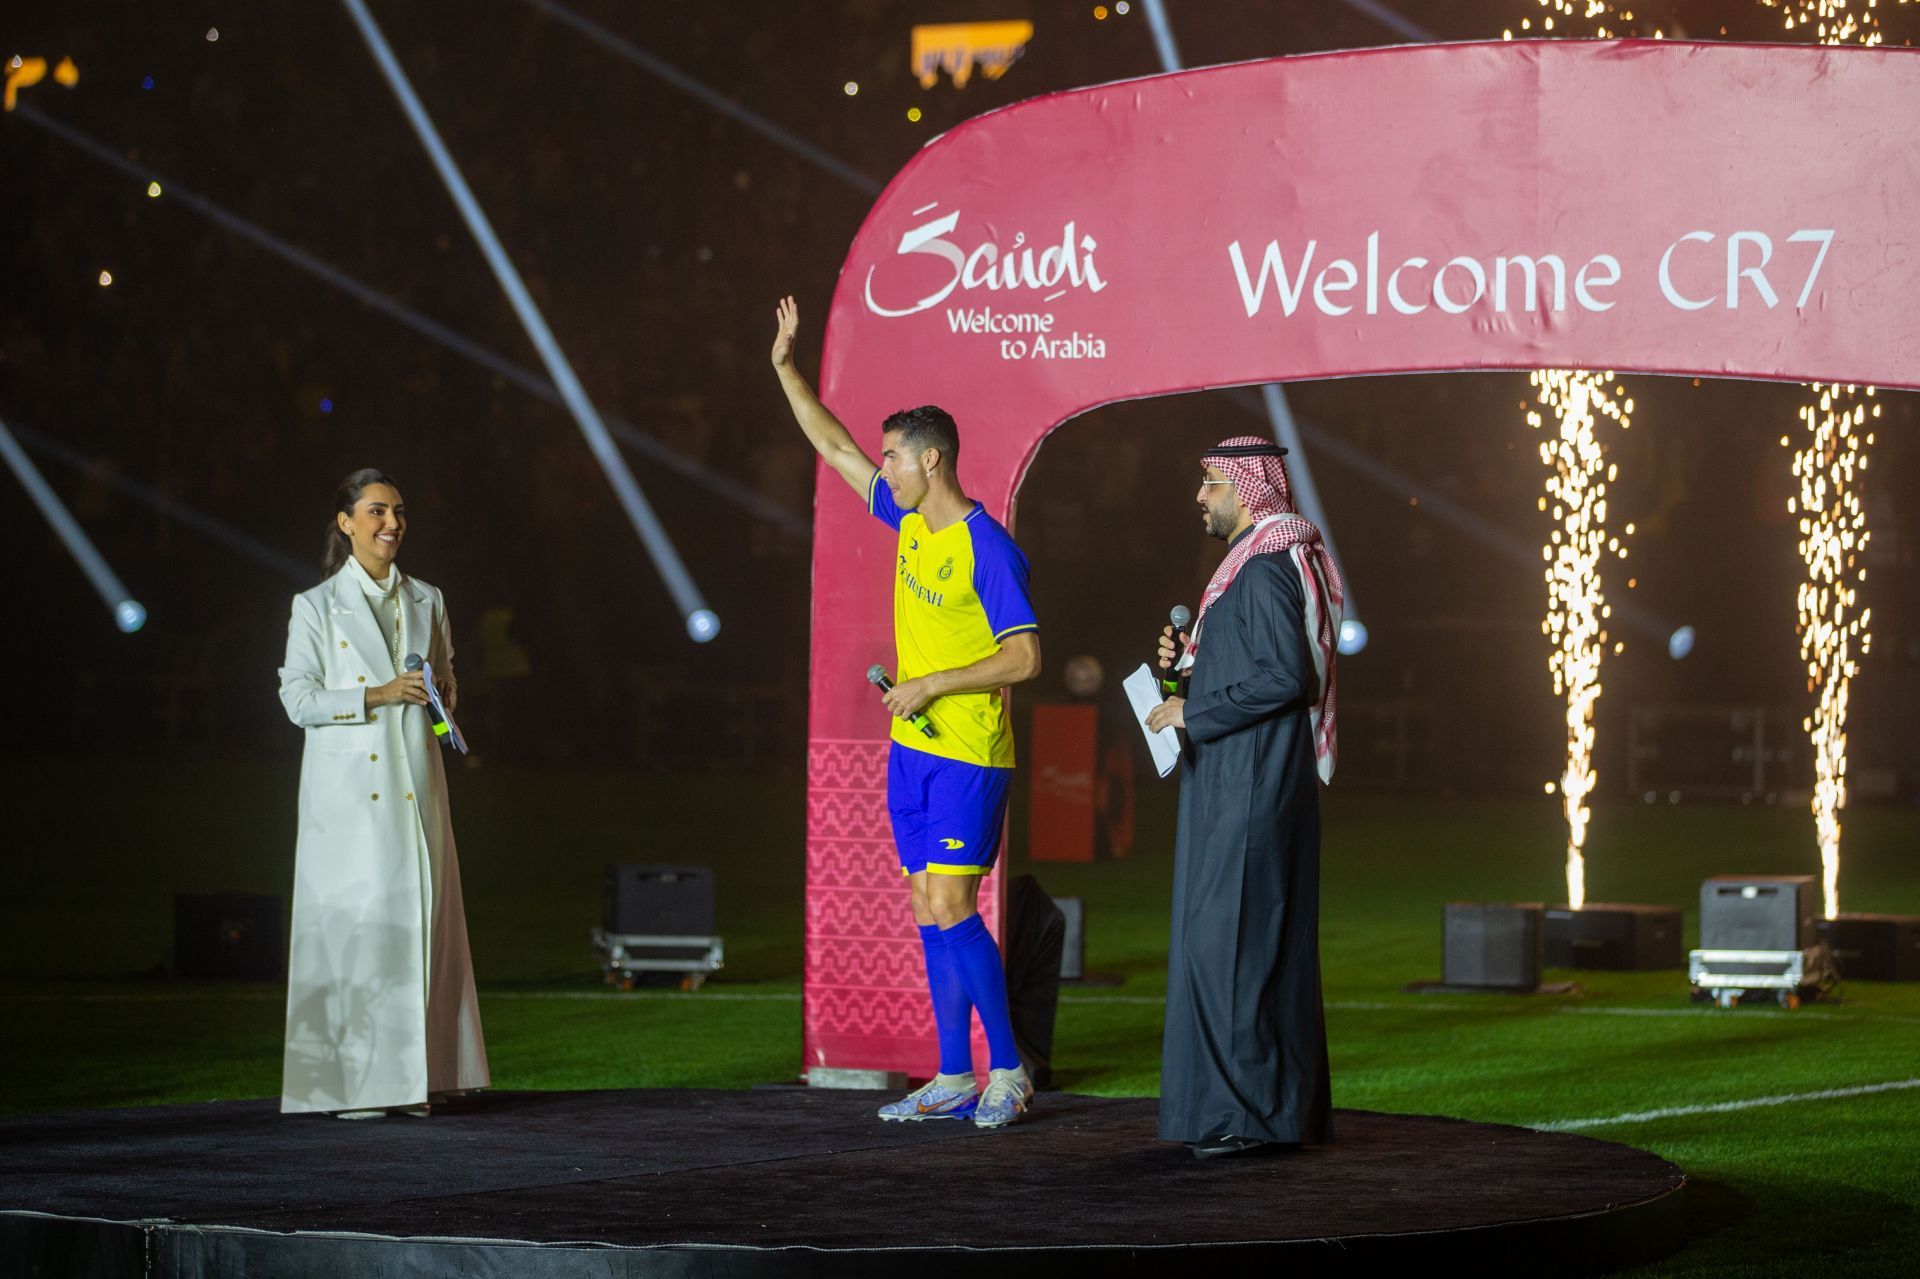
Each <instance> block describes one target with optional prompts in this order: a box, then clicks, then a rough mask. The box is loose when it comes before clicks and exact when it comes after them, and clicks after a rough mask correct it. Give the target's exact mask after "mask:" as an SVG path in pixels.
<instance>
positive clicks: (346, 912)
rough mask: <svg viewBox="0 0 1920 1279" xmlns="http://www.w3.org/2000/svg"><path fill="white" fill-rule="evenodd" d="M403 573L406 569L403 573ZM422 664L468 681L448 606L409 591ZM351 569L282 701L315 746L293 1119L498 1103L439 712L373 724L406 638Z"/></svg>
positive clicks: (328, 588) (297, 969)
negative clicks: (399, 643) (491, 1092)
mask: <svg viewBox="0 0 1920 1279" xmlns="http://www.w3.org/2000/svg"><path fill="white" fill-rule="evenodd" d="M393 571H394V572H398V571H399V570H398V569H394V570H393ZM397 589H398V590H399V591H400V593H401V606H402V608H403V609H404V610H405V634H406V637H407V639H406V643H407V646H408V647H409V648H410V649H412V650H413V651H415V652H420V653H422V654H423V655H424V656H425V657H426V659H427V661H428V662H429V664H431V665H432V667H433V669H434V673H435V674H436V675H440V674H446V675H449V676H450V675H451V674H452V669H453V644H452V640H451V632H450V630H449V628H448V625H447V612H446V607H445V602H444V601H443V600H442V598H441V595H440V592H439V591H438V590H436V589H435V588H433V587H431V586H429V585H427V584H426V583H425V582H422V581H419V580H418V579H415V578H411V577H406V576H404V575H403V576H402V577H401V580H400V582H399V584H398V587H397ZM373 610H374V605H373V602H372V601H370V600H368V599H367V597H366V595H365V594H364V593H363V591H362V589H361V587H360V584H359V582H358V580H357V578H356V577H355V575H354V574H353V573H352V572H351V571H349V570H346V569H343V570H341V571H340V572H338V573H336V574H334V575H333V576H332V577H331V578H329V579H328V580H327V581H325V582H322V583H321V584H320V585H319V586H316V587H314V588H313V589H312V590H309V591H305V592H303V593H301V594H299V595H296V596H294V599H293V617H292V619H291V620H290V621H289V622H288V623H287V660H286V664H285V665H284V666H282V667H281V668H280V701H281V703H282V704H283V705H284V706H285V707H286V709H287V717H288V718H289V719H291V720H292V721H293V722H294V723H295V724H297V725H299V726H300V727H301V728H303V729H305V730H306V749H305V751H304V753H303V754H302V756H301V761H300V834H299V842H298V844H297V846H296V848H295V852H294V877H293V878H294V883H293V931H292V937H291V945H290V952H289V956H288V960H287V1045H286V1060H285V1067H284V1073H283V1076H282V1085H281V1097H280V1109H281V1110H282V1111H283V1112H293V1111H315V1110H322V1111H324V1110H361V1109H373V1108H376V1107H399V1106H415V1105H419V1104H420V1103H422V1102H425V1101H426V1100H427V1098H428V1094H430V1093H439V1092H455V1091H460V1090H463V1089H468V1088H481V1087H485V1086H486V1085H487V1083H488V1082H489V1078H488V1074H487V1052H486V1045H485V1043H484V1042H483V1041H482V1038H481V1034H480V1006H479V1001H478V1000H477V998H476V997H475V994H474V987H473V961H472V958H471V957H470V955H469V954H468V951H467V921H466V912H465V910H464V909H463V908H462V906H461V901H460V865H459V860H458V858H457V857H456V855H455V852H454V843H453V822H452V817H451V813H450V810H449V807H448V803H447V775H446V769H445V766H444V764H443V763H442V762H441V758H440V752H441V749H442V748H441V747H440V745H439V744H438V743H437V741H436V740H435V738H434V736H433V730H432V727H431V724H430V722H429V720H428V718H427V712H426V710H425V708H424V707H420V706H411V705H392V706H383V707H379V708H376V709H375V710H372V711H368V710H367V709H366V705H365V702H366V691H367V689H369V688H371V687H375V686H377V685H380V684H384V683H386V682H387V681H389V680H391V679H393V678H394V677H395V674H396V672H395V671H394V664H393V650H392V648H391V647H390V645H391V634H392V632H391V626H392V623H391V622H390V621H389V622H388V623H387V625H386V628H384V629H383V627H382V626H381V624H380V622H379V620H377V619H376V617H375V614H374V611H373Z"/></svg>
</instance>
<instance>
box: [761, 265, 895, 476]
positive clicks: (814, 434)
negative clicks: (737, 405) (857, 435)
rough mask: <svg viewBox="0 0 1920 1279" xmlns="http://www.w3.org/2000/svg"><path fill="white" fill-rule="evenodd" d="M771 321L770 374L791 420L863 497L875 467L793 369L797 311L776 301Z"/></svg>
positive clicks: (788, 303) (787, 303)
mask: <svg viewBox="0 0 1920 1279" xmlns="http://www.w3.org/2000/svg"><path fill="white" fill-rule="evenodd" d="M774 322H775V324H776V325H777V327H776V328H775V330H774V334H773V371H774V372H775V373H778V374H779V375H780V389H781V390H783V391H785V392H786V393H787V403H788V404H789V405H790V406H792V408H793V417H794V420H795V421H796V422H798V423H800V429H801V430H802V431H804V432H806V436H807V440H808V442H809V443H811V444H812V445H813V447H814V449H815V450H816V451H818V452H819V454H820V456H821V457H823V458H825V459H826V460H827V465H828V466H831V467H832V468H833V469H834V470H836V471H838V472H840V478H842V479H844V480H845V481H846V482H847V483H848V484H850V485H852V486H853V491H854V492H856V493H858V494H860V496H861V497H863V498H864V497H865V496H866V495H867V489H868V487H869V486H870V485H871V483H872V480H873V473H874V471H876V470H877V469H879V468H877V467H876V466H875V465H874V464H873V459H872V458H870V457H868V456H867V455H866V454H865V453H863V452H861V451H860V446H859V445H858V444H855V443H854V442H853V435H852V434H851V433H850V432H849V431H848V430H847V428H846V427H844V426H842V425H841V424H840V419H839V418H837V417H835V416H834V415H833V414H832V413H831V412H830V411H829V410H828V409H827V406H826V405H824V404H822V403H821V402H820V397H819V396H817V395H815V394H814V393H813V388H812V387H811V386H808V385H807V379H806V378H804V377H802V376H800V370H799V369H798V368H796V367H794V363H793V339H794V335H795V334H796V333H798V332H799V331H800V308H799V307H798V306H796V305H794V301H793V299H792V298H791V297H785V298H782V299H780V305H779V306H778V307H777V308H775V310H774Z"/></svg>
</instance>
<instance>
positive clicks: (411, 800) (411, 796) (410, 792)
mask: <svg viewBox="0 0 1920 1279" xmlns="http://www.w3.org/2000/svg"><path fill="white" fill-rule="evenodd" d="M407 802H408V803H409V804H411V803H412V802H413V792H412V791H408V792H407Z"/></svg>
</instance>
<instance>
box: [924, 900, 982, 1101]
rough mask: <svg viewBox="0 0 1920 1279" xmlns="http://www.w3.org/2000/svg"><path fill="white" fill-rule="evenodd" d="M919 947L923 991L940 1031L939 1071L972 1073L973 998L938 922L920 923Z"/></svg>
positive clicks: (934, 1021) (943, 1073)
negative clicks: (923, 968) (924, 983)
mask: <svg viewBox="0 0 1920 1279" xmlns="http://www.w3.org/2000/svg"><path fill="white" fill-rule="evenodd" d="M919 927H920V947H921V949H922V950H924V951H925V952H926V956H927V993H928V994H929V995H931V996H932V997H933V1024H934V1026H935V1028H936V1029H937V1030H938V1031H939V1032H940V1073H941V1074H942V1075H963V1074H964V1075H966V1076H967V1077H968V1078H969V1080H971V1078H972V1076H973V1047H972V1045H971V1043H969V1042H968V1041H969V1036H970V1032H971V1030H972V1028H973V1027H972V1023H973V1001H972V1000H970V999H968V998H967V987H966V984H965V982H963V981H962V980H961V977H960V970H959V968H958V967H957V966H956V964H955V963H954V960H953V952H952V950H951V949H950V948H949V947H948V945H947V939H946V936H945V935H944V934H942V933H941V931H940V926H939V925H938V924H921V925H920V926H919Z"/></svg>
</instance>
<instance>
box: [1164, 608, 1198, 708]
mask: <svg viewBox="0 0 1920 1279" xmlns="http://www.w3.org/2000/svg"><path fill="white" fill-rule="evenodd" d="M1167 620H1168V621H1169V622H1172V623H1173V665H1171V666H1169V667H1167V669H1166V670H1164V671H1161V672H1160V691H1161V692H1163V693H1165V694H1166V695H1167V696H1168V697H1177V696H1179V695H1180V658H1181V657H1182V656H1183V655H1184V650H1183V647H1182V645H1181V643H1180V632H1182V631H1184V630H1186V629H1187V626H1188V624H1189V623H1191V622H1192V621H1193V614H1192V613H1189V612H1188V611H1187V606H1186V605H1185V604H1175V605H1174V606H1173V611H1172V612H1171V613H1169V614H1167Z"/></svg>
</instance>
